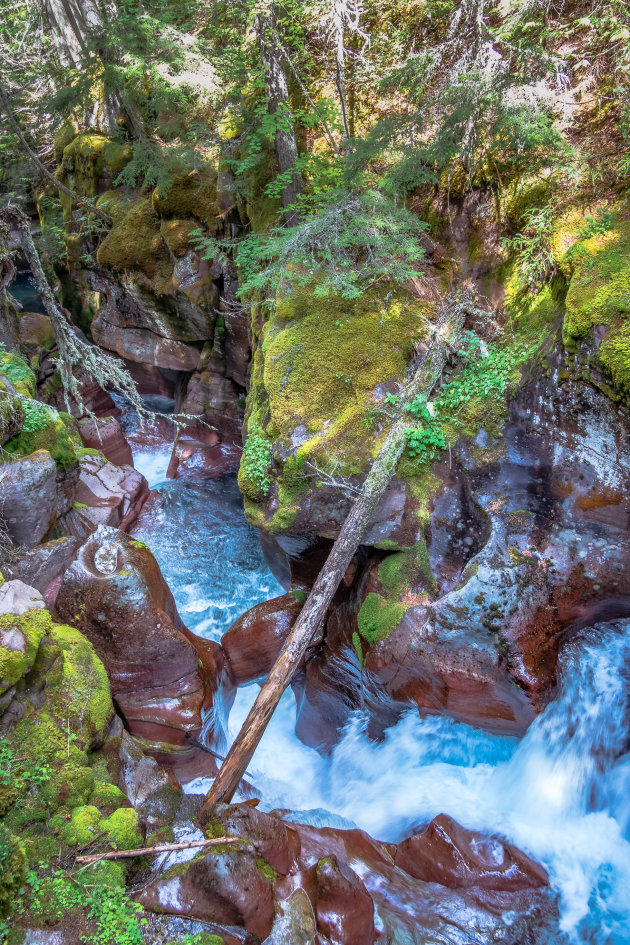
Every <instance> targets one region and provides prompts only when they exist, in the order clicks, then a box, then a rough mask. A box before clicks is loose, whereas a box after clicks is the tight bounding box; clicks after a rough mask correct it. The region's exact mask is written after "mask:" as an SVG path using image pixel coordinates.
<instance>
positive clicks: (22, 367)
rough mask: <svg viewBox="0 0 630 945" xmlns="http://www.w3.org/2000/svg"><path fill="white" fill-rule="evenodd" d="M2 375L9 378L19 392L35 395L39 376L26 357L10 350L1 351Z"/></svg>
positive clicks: (0, 368) (0, 371)
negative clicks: (36, 375) (37, 376)
mask: <svg viewBox="0 0 630 945" xmlns="http://www.w3.org/2000/svg"><path fill="white" fill-rule="evenodd" d="M0 375H3V376H4V377H6V378H7V380H8V381H9V383H10V384H12V385H13V387H14V388H15V390H16V391H17V393H18V394H23V395H24V396H25V397H34V396H35V383H36V381H37V378H36V377H35V374H34V373H33V371H32V370H31V369H30V367H29V366H28V364H27V362H26V361H25V360H24V358H21V357H20V356H19V355H17V354H11V353H10V352H8V351H0Z"/></svg>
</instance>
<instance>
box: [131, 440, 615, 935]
mask: <svg viewBox="0 0 630 945" xmlns="http://www.w3.org/2000/svg"><path fill="white" fill-rule="evenodd" d="M134 457H135V462H136V464H137V467H138V468H139V469H140V470H141V471H142V472H143V473H144V474H145V475H146V476H147V478H148V479H149V482H150V484H151V485H152V486H153V487H157V488H158V490H159V492H160V494H161V500H160V501H159V502H158V503H155V504H153V505H152V506H151V507H149V508H148V509H147V510H146V511H145V512H143V513H142V515H141V517H140V520H139V522H138V524H137V526H136V528H135V529H134V535H135V536H136V537H137V538H140V539H142V540H143V541H146V542H147V544H149V546H150V547H151V549H152V550H153V552H154V554H155V556H156V558H157V560H158V562H159V564H160V567H161V568H162V571H163V573H164V576H165V578H166V580H167V582H168V583H169V585H170V587H171V589H172V590H173V593H174V595H175V599H176V601H177V605H178V608H179V610H180V613H181V615H182V618H183V620H184V621H185V623H186V624H187V625H188V626H189V627H190V629H191V630H194V631H195V632H196V633H199V634H200V635H201V636H204V637H207V638H210V639H213V640H220V638H221V635H222V634H223V633H224V632H225V631H226V630H227V628H228V627H229V626H230V624H231V623H232V622H233V620H235V619H236V617H238V616H239V615H240V614H241V613H243V612H244V611H245V610H247V609H248V608H249V607H251V606H253V605H254V604H255V603H257V602H259V601H262V600H265V599H268V598H270V597H274V596H276V595H277V594H280V593H282V588H281V587H280V585H279V584H278V583H277V581H276V580H275V578H274V577H273V575H272V574H271V572H270V571H269V569H268V567H267V566H266V564H265V561H264V558H263V555H262V552H261V550H260V543H259V540H258V535H257V532H256V531H255V530H254V529H252V528H250V526H249V525H248V524H247V522H246V521H245V519H244V516H243V513H242V506H241V502H240V497H239V493H238V489H237V486H236V483H235V481H234V479H233V478H230V477H226V478H223V479H221V480H218V481H208V480H204V481H199V482H190V481H185V480H176V481H174V482H171V481H168V482H167V481H165V470H166V466H167V463H168V457H169V450H168V449H160V450H153V451H144V452H138V451H136V452H135V454H134ZM561 664H562V672H561V680H560V684H559V687H558V694H557V697H556V699H555V701H554V702H553V703H551V704H550V705H549V706H548V708H547V709H546V711H545V712H543V713H542V714H541V715H540V716H539V717H538V718H537V719H536V720H535V721H534V722H533V724H532V725H531V726H530V728H529V730H528V732H527V733H526V735H525V737H524V738H523V739H522V740H520V741H518V740H517V739H515V738H507V737H500V736H494V735H489V734H487V733H485V732H482V731H479V730H476V729H474V728H471V727H470V726H468V725H465V724H462V723H457V722H453V721H450V720H448V719H445V718H436V717H433V718H427V719H421V718H419V716H418V714H417V712H415V711H413V712H411V711H410V712H409V713H408V714H407V715H405V716H404V717H403V718H402V719H401V720H400V721H399V722H398V724H396V725H395V726H394V727H392V728H391V729H390V730H389V731H388V733H387V737H386V738H385V740H384V741H383V742H381V743H375V742H373V741H370V740H369V739H368V738H367V737H366V734H365V721H366V720H365V719H364V718H362V717H361V715H360V714H357V715H356V716H355V717H354V718H353V719H352V721H351V723H350V724H349V726H348V727H347V728H346V731H345V733H344V735H343V737H342V739H341V741H340V742H339V744H338V745H337V746H336V748H335V749H334V751H333V753H332V756H331V757H326V756H323V755H320V754H319V753H318V752H317V751H315V750H313V749H311V748H307V747H306V746H304V745H303V744H302V743H301V742H300V741H299V740H298V739H297V738H296V737H295V734H294V729H295V700H294V697H293V694H292V693H291V691H290V690H288V691H287V693H285V695H284V697H283V699H282V702H281V704H280V706H279V708H278V710H277V711H276V713H275V714H274V716H273V719H272V721H271V723H270V725H269V727H268V729H267V731H266V733H265V735H264V737H263V739H262V742H261V744H260V746H259V748H258V750H257V752H256V754H255V756H254V758H253V761H252V763H251V765H250V768H249V773H248V778H249V780H250V781H251V782H253V783H254V784H255V786H256V789H257V791H258V792H260V794H261V796H262V798H263V804H262V805H261V806H263V808H264V809H267V810H270V809H272V808H274V807H283V808H290V809H291V810H292V811H293V812H294V813H293V814H292V815H291V816H292V818H293V819H294V820H296V821H301V822H308V823H312V824H314V825H328V826H354V825H356V826H359V827H361V828H363V829H364V830H366V831H368V832H369V833H370V834H371V835H372V836H374V837H376V838H378V839H380V840H392V841H396V840H399V839H401V838H402V837H404V836H405V835H406V834H407V833H409V832H410V831H411V829H412V828H414V827H417V826H419V825H421V824H423V823H426V822H427V821H429V820H430V819H431V818H432V817H434V816H435V815H436V814H439V813H442V812H444V813H447V814H450V815H451V816H452V817H454V818H455V819H456V820H458V821H459V822H460V823H462V824H463V825H464V826H466V827H469V828H473V829H479V830H484V831H488V832H491V833H501V834H503V835H504V836H505V837H507V838H508V839H509V840H510V841H512V842H513V843H515V844H516V845H517V846H519V847H521V848H522V849H523V850H525V851H526V852H528V853H529V854H530V855H531V856H533V857H534V858H535V859H537V860H538V861H540V862H541V863H543V864H544V865H545V867H546V868H547V869H548V871H549V874H550V877H551V882H552V885H553V887H554V888H555V889H556V890H557V891H558V893H559V896H560V907H561V929H562V931H563V932H564V933H566V935H567V941H571V942H580V943H593V945H621V943H627V942H628V941H629V940H630V842H629V839H628V838H629V836H630V755H628V754H625V751H626V749H627V747H628V745H627V743H628V737H629V728H628V691H629V682H630V680H629V668H630V621H628V620H617V621H612V622H608V623H606V624H601V625H597V626H594V627H592V628H590V629H589V630H588V631H584V632H583V633H582V635H581V637H580V639H579V640H576V641H574V642H573V643H571V644H569V645H568V646H567V647H565V649H564V652H563V654H562V657H561ZM257 691H258V687H257V686H255V685H254V686H249V687H246V688H243V689H241V690H240V691H239V693H238V694H237V698H236V701H235V703H234V706H233V708H232V710H231V712H230V717H229V739H233V738H234V737H235V735H236V733H237V732H238V730H239V727H240V725H241V723H242V721H243V720H244V718H245V716H246V714H247V711H248V709H249V707H250V706H251V704H252V702H253V700H254V698H255V696H256V693H257ZM197 787H202V788H203V789H206V788H207V784H206V785H202V786H200V785H198V786H197Z"/></svg>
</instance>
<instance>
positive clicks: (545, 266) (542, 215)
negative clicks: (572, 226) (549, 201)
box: [501, 205, 556, 292]
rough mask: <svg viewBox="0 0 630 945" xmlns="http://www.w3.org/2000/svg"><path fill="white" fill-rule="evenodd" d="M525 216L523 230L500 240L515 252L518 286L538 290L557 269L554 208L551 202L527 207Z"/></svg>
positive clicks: (533, 290) (522, 288)
mask: <svg viewBox="0 0 630 945" xmlns="http://www.w3.org/2000/svg"><path fill="white" fill-rule="evenodd" d="M523 219H524V222H525V228H524V230H523V232H522V233H517V234H516V236H513V237H507V238H504V239H503V240H502V241H501V242H502V244H503V246H505V247H506V248H507V249H508V250H511V251H512V252H514V253H515V254H516V268H517V273H518V275H517V284H518V288H519V289H521V290H525V289H529V290H530V291H532V292H537V291H539V290H540V289H541V288H542V286H543V285H544V283H545V282H547V280H548V279H549V278H551V276H552V275H553V274H554V272H555V271H556V264H555V259H554V255H553V252H552V251H551V247H550V245H549V238H550V236H551V231H552V228H553V210H552V208H551V207H550V206H549V205H547V206H546V207H536V208H534V209H532V210H526V211H525V213H524V214H523Z"/></svg>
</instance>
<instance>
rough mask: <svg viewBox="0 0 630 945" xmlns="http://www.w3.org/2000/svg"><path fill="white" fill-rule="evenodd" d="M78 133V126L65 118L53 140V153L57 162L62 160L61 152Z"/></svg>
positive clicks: (71, 119)
mask: <svg viewBox="0 0 630 945" xmlns="http://www.w3.org/2000/svg"><path fill="white" fill-rule="evenodd" d="M78 133H79V126H78V125H77V123H76V122H75V121H74V119H73V118H66V119H65V120H64V122H63V124H62V125H61V127H60V128H59V130H58V131H57V132H56V133H55V136H54V138H53V152H54V155H55V160H56V161H57V162H59V161H61V160H63V152H64V151H65V149H66V148H67V147H68V145H69V144H71V143H72V142H73V141H74V139H75V138H76V136H77V135H78Z"/></svg>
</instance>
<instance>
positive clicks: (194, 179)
mask: <svg viewBox="0 0 630 945" xmlns="http://www.w3.org/2000/svg"><path fill="white" fill-rule="evenodd" d="M217 180H218V175H217V172H216V170H215V169H214V168H213V167H209V166H208V167H204V168H199V169H194V170H191V171H188V172H185V173H182V174H177V175H174V176H173V177H172V178H171V180H170V181H169V182H168V185H167V186H159V187H156V188H155V190H154V191H153V198H152V199H153V207H154V209H155V211H156V213H158V214H159V216H160V217H164V218H167V219H172V218H176V219H178V220H186V219H190V218H191V217H195V218H196V219H197V220H199V221H201V222H202V223H205V224H206V226H208V227H210V228H211V229H216V227H217V224H218V218H219V217H220V215H221V209H220V207H219V205H218V202H217V201H218V197H217Z"/></svg>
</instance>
